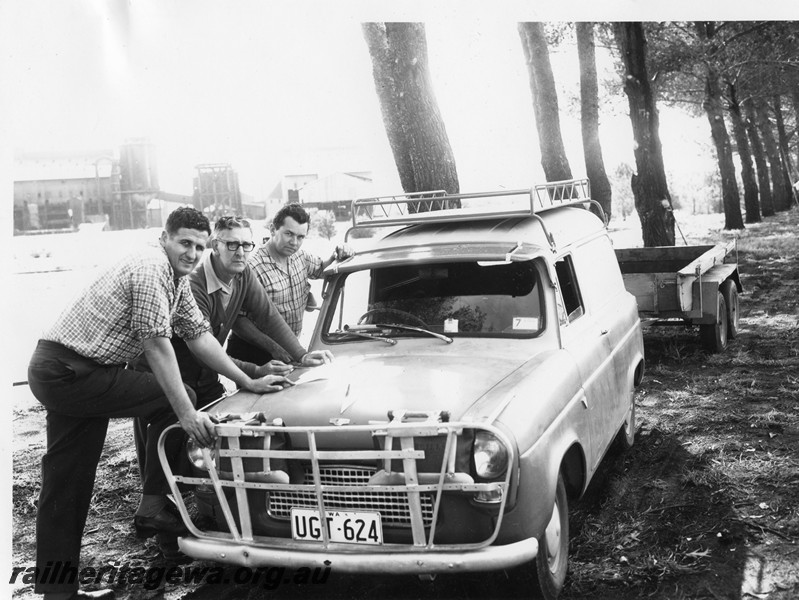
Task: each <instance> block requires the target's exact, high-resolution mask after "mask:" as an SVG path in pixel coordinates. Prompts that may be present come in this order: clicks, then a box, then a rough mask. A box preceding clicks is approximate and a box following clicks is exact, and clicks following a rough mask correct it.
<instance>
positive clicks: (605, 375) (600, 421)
mask: <svg viewBox="0 0 799 600" xmlns="http://www.w3.org/2000/svg"><path fill="white" fill-rule="evenodd" d="M555 274H556V276H557V279H558V281H557V286H558V290H557V292H558V293H557V296H558V302H559V306H558V313H559V320H560V328H561V343H562V344H563V348H564V349H565V350H566V351H567V352H568V353H569V354H571V355H572V357H573V358H574V362H575V363H576V365H577V369H578V371H579V373H580V378H581V379H582V385H583V391H584V394H585V395H584V397H583V400H582V401H583V404H584V405H585V408H586V410H587V411H589V416H588V419H586V422H587V423H588V425H589V440H590V444H589V445H588V446H587V447H586V449H585V450H586V453H587V456H586V460H587V461H588V467H589V469H590V470H591V472H593V470H594V469H595V468H596V465H597V464H598V463H599V461H600V460H601V459H602V456H603V454H604V451H605V446H606V444H604V443H603V442H604V439H605V438H606V437H607V434H606V432H605V431H604V428H605V427H606V426H607V416H606V415H605V414H604V413H605V412H606V411H607V408H606V407H607V404H608V401H609V398H610V397H612V396H613V394H614V389H613V377H612V371H613V367H612V365H611V364H610V346H609V344H608V342H607V340H606V339H605V337H604V336H603V335H602V331H601V329H600V325H599V323H598V322H597V319H596V315H594V314H592V313H591V312H590V311H588V310H587V308H586V304H585V300H584V298H583V293H582V290H581V286H580V283H579V281H578V279H577V273H576V271H575V266H574V260H573V258H572V256H571V254H566V255H564V256H562V257H560V258H559V259H558V260H557V261H556V262H555Z"/></svg>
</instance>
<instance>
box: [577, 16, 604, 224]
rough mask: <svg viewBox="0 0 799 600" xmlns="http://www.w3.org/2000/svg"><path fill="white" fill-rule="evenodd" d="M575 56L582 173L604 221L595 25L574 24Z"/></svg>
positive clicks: (602, 165) (602, 161)
mask: <svg viewBox="0 0 799 600" xmlns="http://www.w3.org/2000/svg"><path fill="white" fill-rule="evenodd" d="M575 27H576V31H577V56H578V59H579V61H580V116H581V118H582V134H583V154H584V156H585V172H586V175H588V180H589V181H590V182H591V197H592V198H593V199H594V200H596V201H597V202H599V205H600V206H601V207H602V210H603V211H605V215H606V216H607V219H608V220H610V216H611V207H612V203H611V196H612V190H611V188H610V181H609V180H608V175H607V173H606V172H605V161H604V160H603V158H602V145H601V144H600V142H599V85H598V84H597V75H596V51H595V47H594V24H593V23H585V22H580V23H575Z"/></svg>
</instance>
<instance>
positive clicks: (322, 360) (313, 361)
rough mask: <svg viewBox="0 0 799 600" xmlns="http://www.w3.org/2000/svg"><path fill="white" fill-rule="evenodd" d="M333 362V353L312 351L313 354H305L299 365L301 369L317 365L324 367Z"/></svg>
mask: <svg viewBox="0 0 799 600" xmlns="http://www.w3.org/2000/svg"><path fill="white" fill-rule="evenodd" d="M332 362H333V353H332V352H330V350H314V351H313V352H306V353H305V354H303V355H302V358H301V359H300V364H301V365H302V366H303V367H318V366H319V365H326V364H329V363H332Z"/></svg>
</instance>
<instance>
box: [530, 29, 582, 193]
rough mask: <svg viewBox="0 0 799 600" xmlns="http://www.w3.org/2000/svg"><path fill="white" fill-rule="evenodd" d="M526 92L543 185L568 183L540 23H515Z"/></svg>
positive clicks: (568, 176) (543, 34)
mask: <svg viewBox="0 0 799 600" xmlns="http://www.w3.org/2000/svg"><path fill="white" fill-rule="evenodd" d="M518 27H519V36H520V37H521V40H522V48H523V49H524V58H525V60H526V61H527V73H528V75H529V78H530V91H531V92H532V94H533V111H534V113H535V122H536V127H537V129H538V146H539V148H540V150H541V166H542V167H543V169H544V176H545V177H546V180H547V181H561V180H563V179H571V178H572V172H571V168H570V167H569V161H568V159H567V158H566V151H565V149H564V147H563V137H562V136H561V133H560V114H559V112H558V94H557V91H556V89H555V77H554V75H553V74H552V65H551V64H550V62H549V49H548V48H547V40H546V35H545V33H544V24H543V23H519V26H518Z"/></svg>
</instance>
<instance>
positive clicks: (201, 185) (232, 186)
mask: <svg viewBox="0 0 799 600" xmlns="http://www.w3.org/2000/svg"><path fill="white" fill-rule="evenodd" d="M196 169H197V177H195V178H194V206H195V207H197V208H198V209H200V210H201V211H203V213H205V214H206V215H208V217H209V218H210V219H212V220H213V219H216V218H217V217H220V216H222V215H230V214H234V215H235V214H242V205H241V191H240V190H239V176H238V173H236V171H234V170H233V167H231V166H230V165H229V164H204V165H197V167H196Z"/></svg>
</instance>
